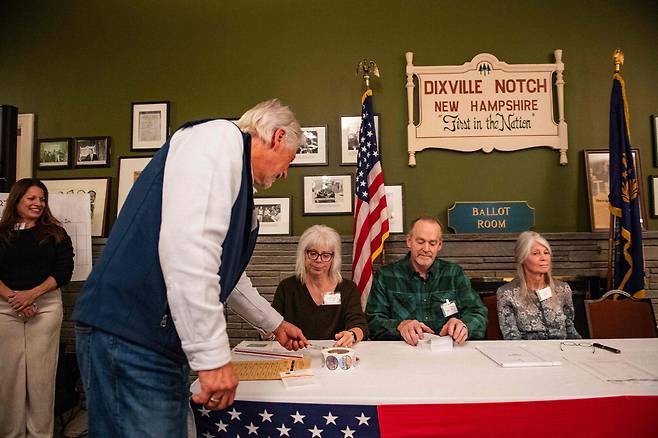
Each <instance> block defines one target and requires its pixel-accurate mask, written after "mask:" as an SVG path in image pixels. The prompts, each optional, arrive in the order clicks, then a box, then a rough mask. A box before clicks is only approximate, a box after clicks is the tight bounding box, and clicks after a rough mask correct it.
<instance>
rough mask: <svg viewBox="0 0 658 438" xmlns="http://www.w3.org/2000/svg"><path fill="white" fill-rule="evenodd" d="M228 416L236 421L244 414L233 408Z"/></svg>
mask: <svg viewBox="0 0 658 438" xmlns="http://www.w3.org/2000/svg"><path fill="white" fill-rule="evenodd" d="M228 414H229V415H230V416H231V421H233V420H235V419H237V420H240V414H242V412H238V411H236V410H235V408H233V409H231V410H230V411H229V412H228ZM362 415H363V414H362Z"/></svg>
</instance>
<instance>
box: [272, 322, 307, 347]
mask: <svg viewBox="0 0 658 438" xmlns="http://www.w3.org/2000/svg"><path fill="white" fill-rule="evenodd" d="M274 337H275V338H276V340H277V341H278V342H279V344H281V345H283V346H284V347H285V348H286V349H287V350H295V351H297V350H299V349H300V348H304V347H306V346H307V345H308V341H307V340H306V338H305V337H304V333H302V331H301V330H300V329H299V327H297V326H296V325H293V324H290V323H289V322H288V321H283V322H281V325H279V326H278V327H277V328H276V329H275V330H274Z"/></svg>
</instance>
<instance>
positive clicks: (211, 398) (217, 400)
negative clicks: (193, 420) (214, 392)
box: [210, 397, 219, 403]
mask: <svg viewBox="0 0 658 438" xmlns="http://www.w3.org/2000/svg"><path fill="white" fill-rule="evenodd" d="M210 401H211V402H213V403H219V399H217V398H215V397H210Z"/></svg>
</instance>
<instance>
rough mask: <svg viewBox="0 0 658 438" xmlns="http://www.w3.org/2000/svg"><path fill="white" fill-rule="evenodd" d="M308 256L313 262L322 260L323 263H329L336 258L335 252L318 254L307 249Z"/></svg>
mask: <svg viewBox="0 0 658 438" xmlns="http://www.w3.org/2000/svg"><path fill="white" fill-rule="evenodd" d="M306 256H307V257H308V258H309V259H311V260H313V261H316V262H317V261H318V260H321V261H323V262H328V261H329V260H331V259H333V258H334V253H333V252H317V251H315V250H313V249H307V250H306Z"/></svg>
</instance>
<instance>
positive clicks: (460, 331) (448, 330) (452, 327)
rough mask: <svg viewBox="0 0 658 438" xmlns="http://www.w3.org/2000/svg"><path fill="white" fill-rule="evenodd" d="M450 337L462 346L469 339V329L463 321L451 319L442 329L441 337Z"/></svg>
mask: <svg viewBox="0 0 658 438" xmlns="http://www.w3.org/2000/svg"><path fill="white" fill-rule="evenodd" d="M445 335H449V336H451V337H452V339H454V340H455V342H456V343H457V345H461V344H463V343H464V342H466V340H467V339H468V327H466V324H464V323H463V322H462V320H460V319H457V318H450V319H449V320H448V322H446V323H445V324H444V325H443V327H441V332H440V333H439V336H445Z"/></svg>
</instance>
